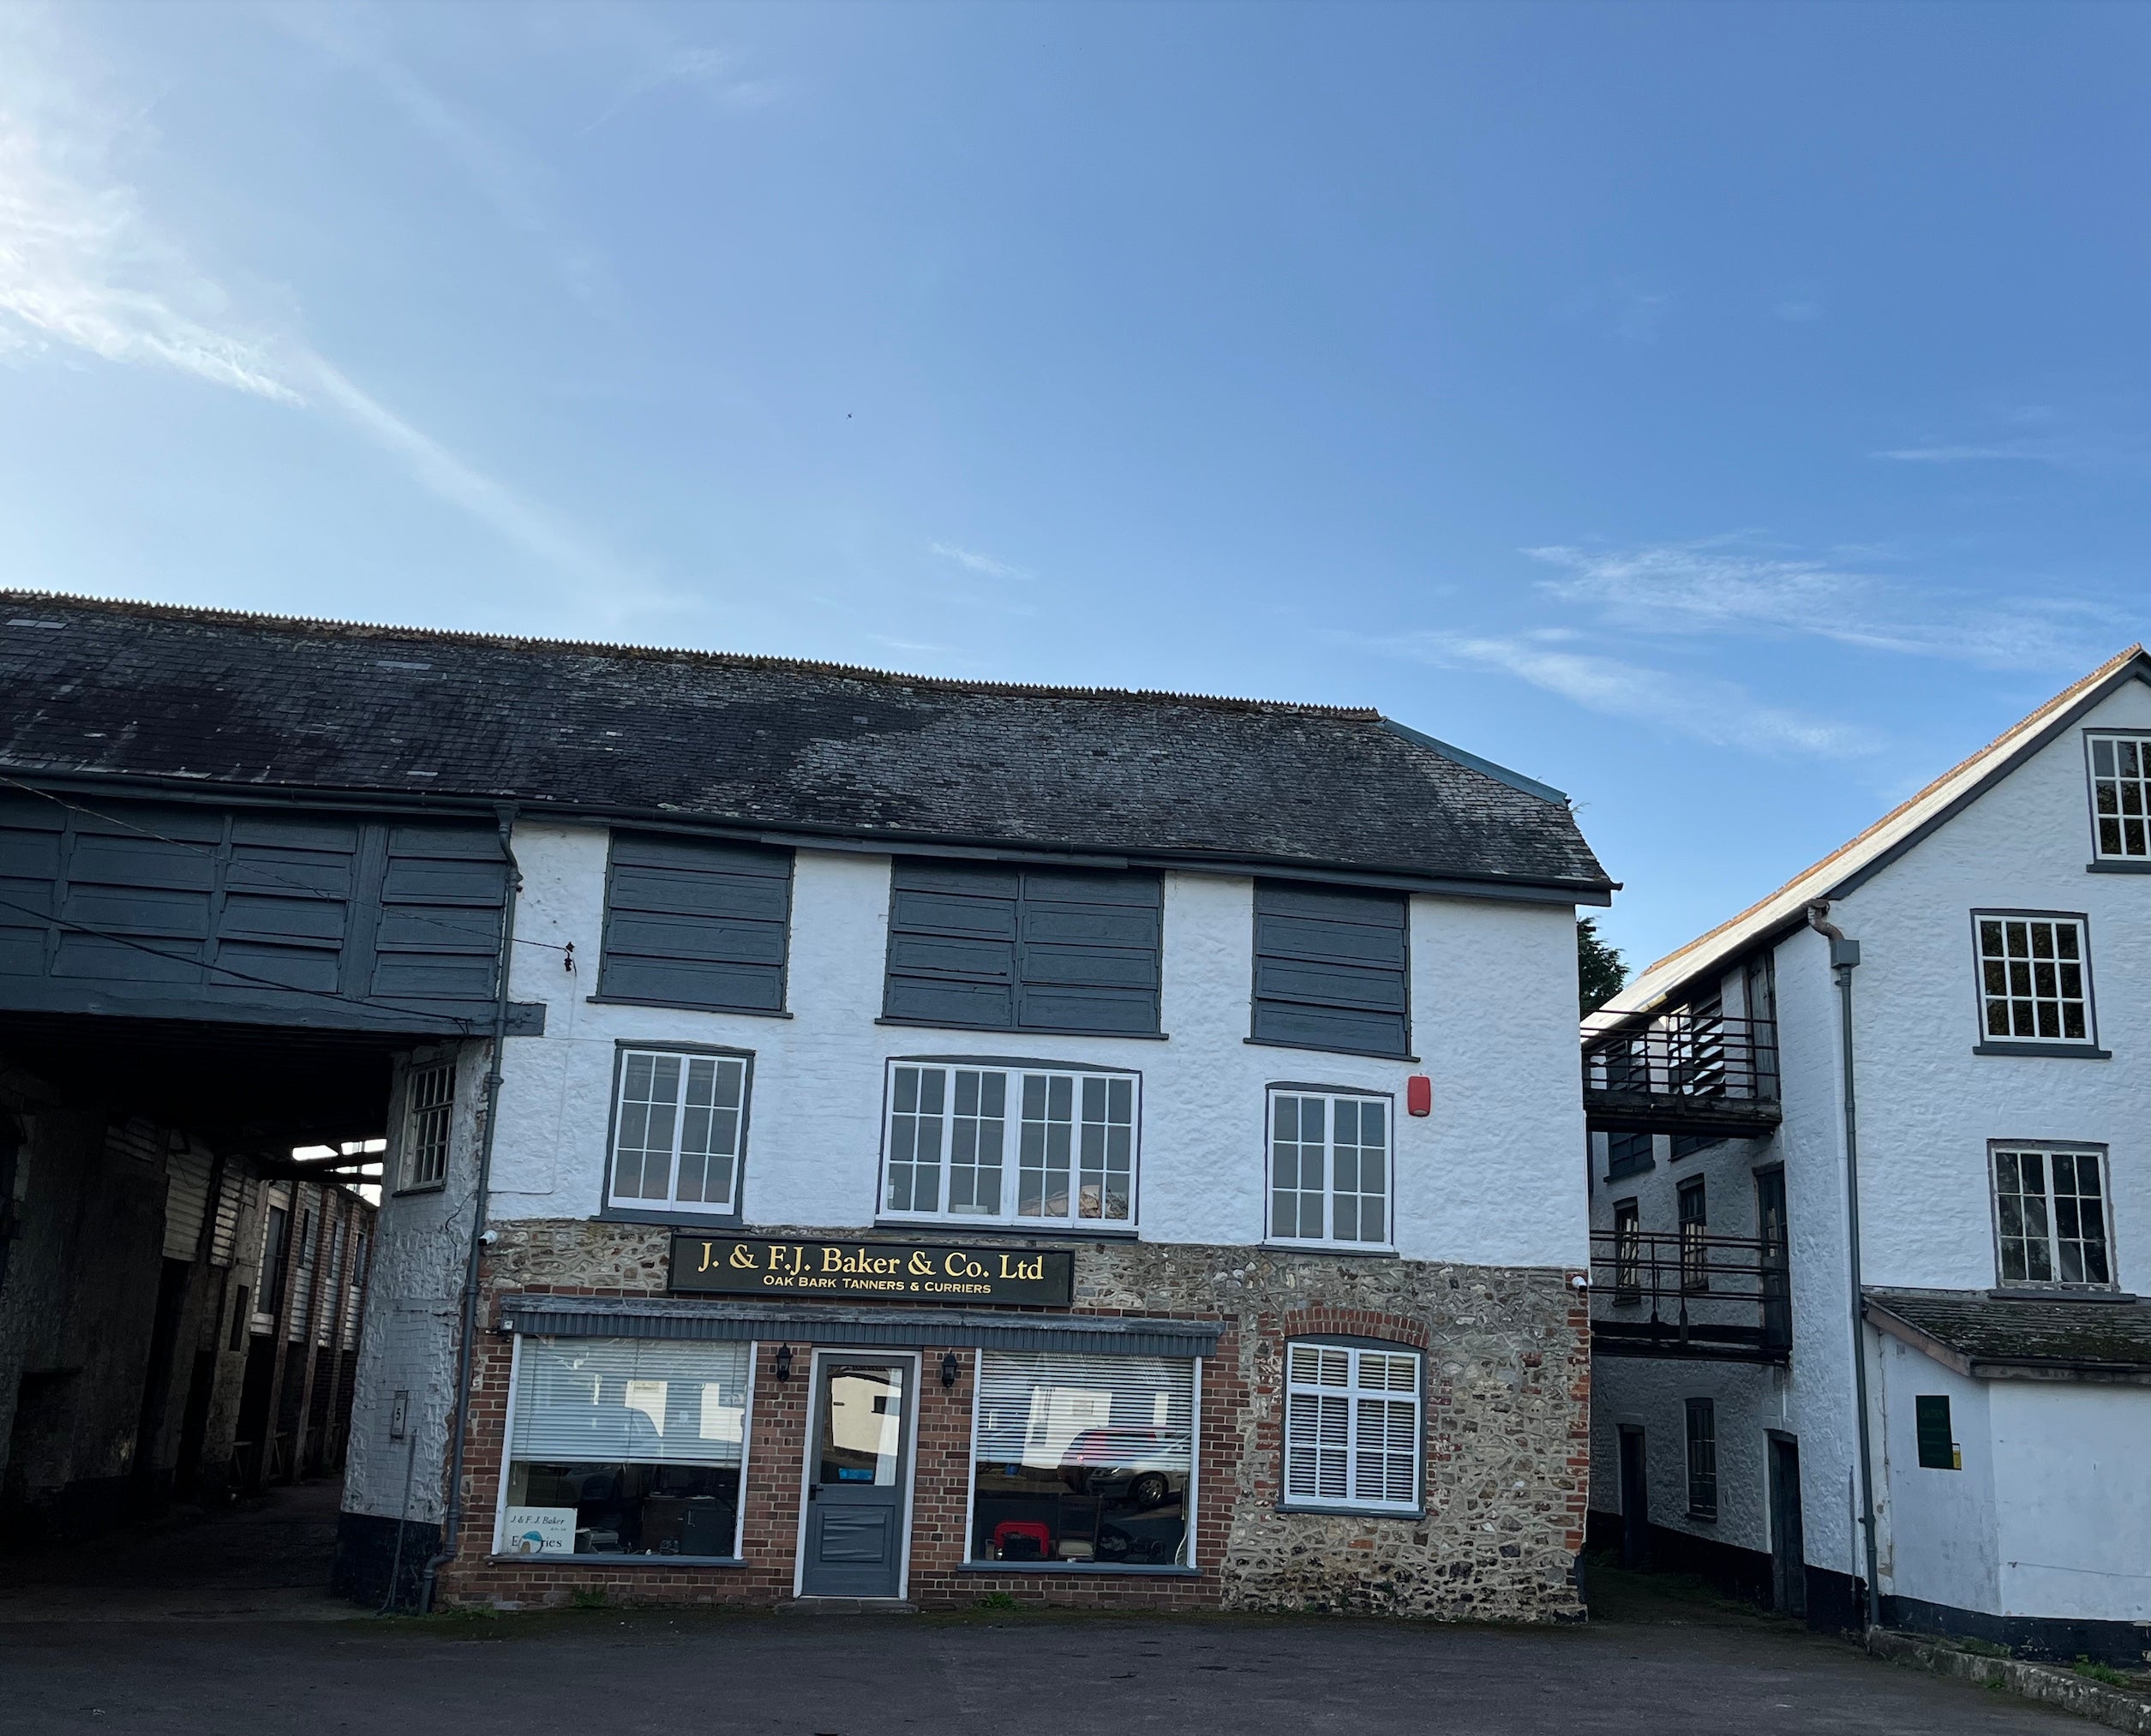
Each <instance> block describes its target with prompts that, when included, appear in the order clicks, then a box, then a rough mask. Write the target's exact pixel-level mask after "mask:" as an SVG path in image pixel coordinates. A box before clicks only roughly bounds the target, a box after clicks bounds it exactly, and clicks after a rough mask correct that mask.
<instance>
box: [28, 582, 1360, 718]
mask: <svg viewBox="0 0 2151 1736" xmlns="http://www.w3.org/2000/svg"><path fill="white" fill-rule="evenodd" d="M0 602H6V603H9V604H11V605H12V604H16V603H32V604H54V603H63V604H66V605H68V606H69V607H71V608H88V609H93V610H95V611H97V612H99V613H100V614H115V615H134V616H150V617H153V618H158V619H163V620H179V621H200V622H203V623H206V624H214V625H219V626H243V627H253V628H259V629H265V630H267V631H271V632H302V633H308V634H316V635H322V636H338V637H368V638H371V637H378V638H385V639H389V640H418V641H422V642H425V643H431V644H457V645H473V646H486V647H490V648H492V649H494V650H505V651H517V652H542V651H572V652H581V653H585V654H590V655H600V656H608V657H634V658H645V659H649V660H652V661H689V662H696V663H702V664H712V665H722V666H727V667H733V668H739V669H770V670H798V671H800V672H803V673H814V674H823V675H835V676H839V677H842V678H843V679H850V680H870V681H883V682H888V683H890V684H892V685H903V686H910V687H924V688H928V689H932V690H937V691H944V692H958V693H992V694H1006V695H1010V696H1012V697H1022V698H1039V699H1136V700H1143V701H1147V702H1152V703H1171V704H1181V705H1201V706H1210V707H1215V708H1218V709H1225V710H1232V711H1261V712H1274V713H1278V714H1279V715H1285V716H1304V717H1332V718H1337V719H1340V720H1343V721H1351V722H1357V723H1374V722H1379V721H1382V716H1381V712H1380V711H1379V710H1377V709H1375V708H1374V707H1372V706H1365V705H1323V704H1318V703H1315V702H1313V701H1311V700H1292V699H1253V698H1247V697H1241V696H1238V695H1234V694H1226V693H1183V692H1177V691H1171V690H1169V689H1164V688H1154V687H1078V686H1057V685H1051V684H1047V683H1041V682H1025V681H986V680H972V679H964V678H962V677H959V676H953V675H919V674H911V673H906V672H905V671H902V670H900V669H878V668H874V667H870V666H868V665H866V664H860V663H832V662H827V661H823V660H821V659H818V658H813V657H779V656H772V655H765V654H763V653H759V652H752V651H710V650H698V649H696V648H694V647H692V646H684V645H638V644H626V643H624V642H619V641H609V640H601V639H548V638H535V637H531V636H529V635H524V634H512V633H479V632H467V631H464V630H462V629H458V628H451V627H414V626H394V625H392V624H390V623H387V622H381V621H351V620H335V619H333V618H330V617H327V616H321V615H285V614H265V613H263V612H261V611H259V610H252V609H225V608H204V607H202V606H201V605H198V604H193V603H165V602H151V601H149V600H148V599H147V598H132V597H101V596H83V595H81V593H79V592H72V591H51V590H21V589H13V588H0Z"/></svg>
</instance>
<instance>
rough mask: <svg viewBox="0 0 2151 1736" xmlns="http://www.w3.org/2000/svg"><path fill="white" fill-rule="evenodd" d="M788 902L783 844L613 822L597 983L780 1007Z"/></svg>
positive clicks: (625, 990)
mask: <svg viewBox="0 0 2151 1736" xmlns="http://www.w3.org/2000/svg"><path fill="white" fill-rule="evenodd" d="M791 904H792V853H791V852H790V851H788V850H765V849H758V848H756V847H753V846H752V845H739V844H719V843H710V842H704V841H698V840H696V839H691V838H677V837H661V836H656V835H650V834H647V833H640V832H615V833H614V835H613V849H612V864H611V871H610V874H609V876H608V879H607V882H606V887H605V955H604V961H603V963H602V967H601V968H600V970H599V973H598V979H597V992H598V993H599V994H600V995H601V996H602V997H605V998H606V999H608V1000H621V1001H653V1002H662V1003H666V1004H668V1005H673V1006H682V1007H710V1008H722V1009H732V1010H734V1011H737V1012H747V1013H775V1012H780V1011H782V1009H783V1006H784V941H785V931H786V926H787V924H788V920H789V919H790V916H791Z"/></svg>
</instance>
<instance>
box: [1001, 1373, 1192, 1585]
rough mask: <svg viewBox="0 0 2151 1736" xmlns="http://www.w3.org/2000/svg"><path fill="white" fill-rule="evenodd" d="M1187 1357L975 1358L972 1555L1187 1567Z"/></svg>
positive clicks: (1189, 1478) (1189, 1408)
mask: <svg viewBox="0 0 2151 1736" xmlns="http://www.w3.org/2000/svg"><path fill="white" fill-rule="evenodd" d="M972 1462H973V1482H972V1500H971V1559H972V1560H974V1561H1007V1562H1026V1561H1028V1562H1058V1563H1063V1564H1069V1565H1081V1566H1090V1567H1171V1566H1185V1565H1188V1524H1189V1518H1190V1517H1191V1510H1190V1506H1189V1500H1190V1491H1191V1488H1192V1483H1193V1477H1194V1470H1195V1362H1194V1361H1193V1359H1192V1358H1187V1357H1174V1356H1064V1355H1060V1354H1058V1353H1044V1354H1016V1353H1014V1352H1002V1351H998V1350H987V1351H984V1352H982V1353H981V1354H980V1375H979V1410H978V1422H977V1426H976V1429H975V1433H974V1438H973V1443H972Z"/></svg>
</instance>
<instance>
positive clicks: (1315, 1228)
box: [1270, 1091, 1390, 1248]
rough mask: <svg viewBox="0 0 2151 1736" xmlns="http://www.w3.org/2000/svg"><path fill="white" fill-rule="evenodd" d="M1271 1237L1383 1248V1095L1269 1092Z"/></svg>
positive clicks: (1385, 1127)
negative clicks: (1359, 1095) (1360, 1095)
mask: <svg viewBox="0 0 2151 1736" xmlns="http://www.w3.org/2000/svg"><path fill="white" fill-rule="evenodd" d="M1270 1235H1271V1236H1272V1238H1273V1239H1274V1240H1277V1241H1280V1242H1328V1243H1331V1244H1333V1245H1335V1244H1346V1245H1350V1246H1352V1247H1369V1246H1372V1247H1376V1248H1386V1247H1387V1246H1388V1244H1389V1241H1390V1226H1389V1100H1388V1099H1387V1098H1381V1097H1344V1096H1333V1095H1329V1094H1327V1093H1321V1092H1305V1091H1273V1092H1271V1093H1270Z"/></svg>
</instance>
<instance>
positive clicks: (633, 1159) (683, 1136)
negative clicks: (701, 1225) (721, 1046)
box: [609, 1049, 747, 1212]
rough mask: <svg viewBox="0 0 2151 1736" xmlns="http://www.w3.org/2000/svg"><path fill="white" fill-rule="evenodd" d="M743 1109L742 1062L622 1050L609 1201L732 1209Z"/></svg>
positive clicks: (659, 1051) (744, 1072) (744, 1071)
mask: <svg viewBox="0 0 2151 1736" xmlns="http://www.w3.org/2000/svg"><path fill="white" fill-rule="evenodd" d="M746 1104H747V1063H746V1058H745V1057H741V1056H737V1055H695V1054H687V1053H682V1052H680V1051H674V1050H662V1049H628V1050H624V1051H621V1053H620V1101H619V1103H618V1104H617V1105H616V1106H615V1109H614V1134H613V1181H612V1191H611V1194H610V1196H609V1198H610V1203H611V1204H613V1205H614V1206H665V1207H668V1208H669V1207H677V1208H680V1209H682V1210H686V1211H692V1212H735V1211H737V1210H738V1209H739V1193H740V1146H741V1144H742V1141H743V1139H744V1136H745V1134H746Z"/></svg>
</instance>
